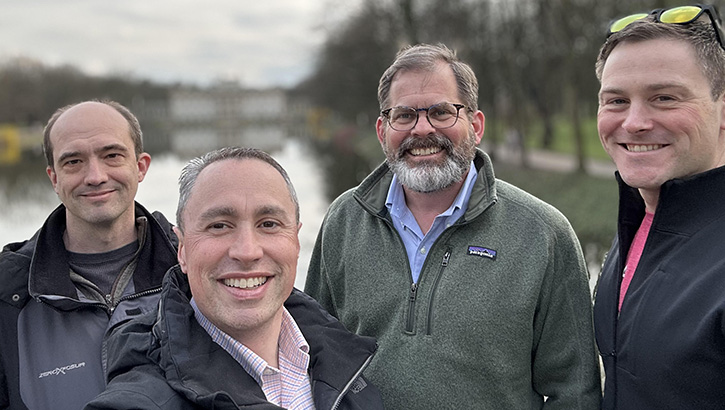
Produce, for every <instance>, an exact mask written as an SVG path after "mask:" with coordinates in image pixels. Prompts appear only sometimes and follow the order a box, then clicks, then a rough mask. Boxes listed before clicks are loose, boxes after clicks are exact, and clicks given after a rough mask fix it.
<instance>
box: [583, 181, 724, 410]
mask: <svg viewBox="0 0 725 410" xmlns="http://www.w3.org/2000/svg"><path fill="white" fill-rule="evenodd" d="M618 179H619V183H620V205H619V233H618V237H617V239H616V240H615V241H614V245H613V246H612V249H611V251H610V253H609V256H608V257H607V260H606V262H605V264H604V267H603V270H602V276H601V279H600V283H599V286H598V290H597V295H596V303H595V306H594V323H595V328H596V337H597V343H598V345H599V350H600V353H601V355H602V359H603V360H604V368H605V371H606V381H605V391H604V402H603V407H602V408H603V409H605V410H612V409H617V410H627V409H632V410H635V409H636V410H647V409H657V410H662V409H678V410H686V409H693V410H694V409H697V410H707V409H722V408H725V167H723V168H717V169H714V170H711V171H708V172H705V173H701V174H698V175H695V176H693V177H690V178H687V179H676V180H671V181H668V182H666V183H665V184H663V185H662V189H661V192H660V196H659V203H658V206H657V209H656V210H655V216H654V220H653V222H652V227H651V229H650V232H649V236H648V237H647V242H646V243H645V247H644V251H643V253H642V258H641V259H640V261H639V265H638V266H637V270H636V271H635V273H634V276H633V277H632V282H631V284H630V285H629V289H628V290H627V294H626V296H625V298H624V303H623V304H622V309H621V312H620V313H619V316H618V315H617V301H618V298H619V286H620V283H621V277H622V269H623V266H624V263H625V260H626V257H627V252H628V251H629V247H630V245H631V243H632V240H633V238H634V234H635V233H636V231H637V229H638V228H639V225H640V223H641V221H642V218H643V217H644V202H643V200H642V198H641V196H640V195H639V193H638V191H637V190H636V189H633V188H631V187H629V186H627V185H626V184H624V183H623V182H622V180H621V178H619V176H618Z"/></svg>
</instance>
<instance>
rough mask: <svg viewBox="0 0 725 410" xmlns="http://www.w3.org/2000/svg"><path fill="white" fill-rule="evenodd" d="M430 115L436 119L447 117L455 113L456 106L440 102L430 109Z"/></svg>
mask: <svg viewBox="0 0 725 410" xmlns="http://www.w3.org/2000/svg"><path fill="white" fill-rule="evenodd" d="M428 115H430V116H431V117H433V118H435V119H439V120H440V119H446V118H449V117H451V116H452V115H455V107H453V106H452V105H451V104H447V103H445V104H438V105H434V106H432V107H430V108H429V109H428Z"/></svg>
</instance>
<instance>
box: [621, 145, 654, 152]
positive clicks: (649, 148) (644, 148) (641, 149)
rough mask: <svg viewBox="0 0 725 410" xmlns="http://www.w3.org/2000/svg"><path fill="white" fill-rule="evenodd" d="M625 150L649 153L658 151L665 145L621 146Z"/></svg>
mask: <svg viewBox="0 0 725 410" xmlns="http://www.w3.org/2000/svg"><path fill="white" fill-rule="evenodd" d="M621 145H622V146H623V147H624V148H626V149H627V151H629V152H648V151H656V150H658V149H661V148H664V147H665V145H664V144H651V145H642V144H621Z"/></svg>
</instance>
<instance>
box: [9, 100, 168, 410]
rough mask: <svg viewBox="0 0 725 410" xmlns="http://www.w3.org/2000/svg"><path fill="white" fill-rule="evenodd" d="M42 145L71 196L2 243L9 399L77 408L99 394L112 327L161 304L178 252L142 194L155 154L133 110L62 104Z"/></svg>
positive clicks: (18, 404)
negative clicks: (18, 238)
mask: <svg viewBox="0 0 725 410" xmlns="http://www.w3.org/2000/svg"><path fill="white" fill-rule="evenodd" d="M44 150H45V154H46V157H47V161H48V167H47V172H48V176H49V177H50V181H51V183H52V185H53V188H54V189H55V191H56V193H57V194H58V197H59V198H60V200H61V202H62V205H60V206H59V207H58V208H57V209H56V210H55V211H53V213H51V215H50V216H49V217H48V219H47V220H46V222H45V223H44V224H43V226H42V227H41V228H40V230H39V231H38V232H37V233H36V234H35V235H34V236H33V237H32V238H31V239H30V240H27V241H25V242H21V243H13V244H9V245H7V246H5V248H4V249H3V251H2V253H0V335H1V336H0V408H2V409H6V408H9V409H26V408H30V409H50V408H53V409H79V408H81V407H83V405H84V404H86V403H87V402H88V400H90V399H92V398H93V397H95V396H96V395H97V394H98V393H99V392H101V391H102V390H103V389H104V387H105V383H104V369H103V364H104V362H105V360H106V354H107V352H108V351H107V349H106V348H105V347H104V346H103V344H102V340H103V337H104V334H105V333H106V332H107V331H108V330H109V329H110V328H111V327H112V326H114V325H115V324H117V323H119V322H122V321H124V320H126V319H128V318H129V317H130V316H134V315H138V314H141V313H143V312H145V311H150V310H152V309H153V308H154V307H155V305H156V304H157V301H158V295H159V293H160V290H161V280H162V278H163V275H164V273H165V272H166V271H167V270H168V269H169V267H170V266H173V264H174V263H175V261H176V258H175V254H176V249H175V241H176V239H175V236H174V234H173V232H172V228H171V225H170V224H169V223H168V222H167V221H166V219H165V218H164V217H163V215H161V214H159V213H154V214H151V213H150V212H149V211H147V210H146V209H144V208H143V207H142V206H141V205H139V204H138V203H135V202H134V197H135V195H136V190H137V187H138V183H139V182H141V181H142V180H143V179H144V176H145V175H146V171H147V170H148V167H149V164H150V161H151V158H150V156H149V155H148V154H147V153H144V152H143V145H142V135H141V129H140V127H139V124H138V121H137V120H136V118H135V117H134V116H133V114H132V113H131V112H129V111H128V109H126V108H125V107H123V106H122V105H120V104H118V103H116V102H112V101H104V102H98V101H88V102H83V103H79V104H74V105H70V106H67V107H64V108H61V109H59V110H58V111H56V113H55V114H53V116H52V117H51V119H50V121H49V122H48V125H47V126H46V128H45V135H44ZM31 299H35V301H31ZM36 302H37V303H36Z"/></svg>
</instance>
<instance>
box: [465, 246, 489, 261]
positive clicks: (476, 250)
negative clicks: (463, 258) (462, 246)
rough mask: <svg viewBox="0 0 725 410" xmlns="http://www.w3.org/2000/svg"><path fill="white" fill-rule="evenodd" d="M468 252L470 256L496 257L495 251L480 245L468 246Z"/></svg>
mask: <svg viewBox="0 0 725 410" xmlns="http://www.w3.org/2000/svg"><path fill="white" fill-rule="evenodd" d="M468 254H469V255H471V256H478V257H479V258H488V259H491V260H495V259H496V251H495V250H493V249H489V248H484V247H481V246H469V247H468Z"/></svg>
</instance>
